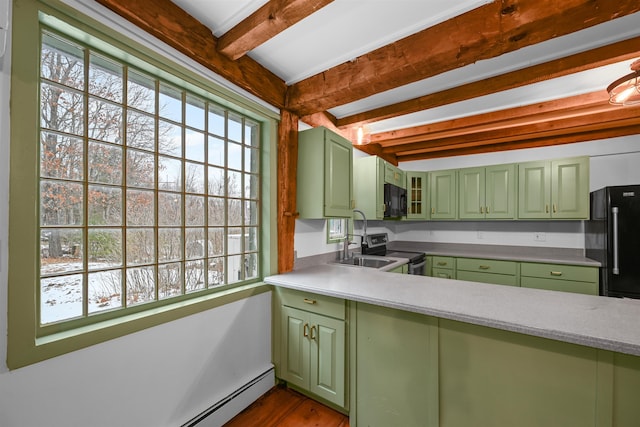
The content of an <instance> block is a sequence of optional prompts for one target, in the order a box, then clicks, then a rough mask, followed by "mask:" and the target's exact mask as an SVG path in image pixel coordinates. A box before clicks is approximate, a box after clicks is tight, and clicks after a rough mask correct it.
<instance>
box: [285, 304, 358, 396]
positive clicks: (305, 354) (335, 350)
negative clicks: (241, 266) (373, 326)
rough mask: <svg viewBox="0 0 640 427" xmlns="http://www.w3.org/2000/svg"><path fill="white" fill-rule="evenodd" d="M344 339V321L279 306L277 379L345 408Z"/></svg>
mask: <svg viewBox="0 0 640 427" xmlns="http://www.w3.org/2000/svg"><path fill="white" fill-rule="evenodd" d="M345 337H346V336H345V323H344V321H343V320H339V319H334V318H331V317H327V316H322V315H319V314H316V313H311V312H307V311H304V310H299V309H296V308H292V307H288V306H282V308H281V346H282V347H281V349H280V357H281V361H280V371H279V375H280V377H281V378H282V379H283V380H285V381H287V382H289V383H290V384H292V385H295V386H297V387H299V388H300V389H303V390H307V391H309V392H311V393H314V394H315V395H317V396H319V397H321V398H323V399H326V400H327V401H329V402H332V403H335V404H336V405H338V406H344V404H345Z"/></svg>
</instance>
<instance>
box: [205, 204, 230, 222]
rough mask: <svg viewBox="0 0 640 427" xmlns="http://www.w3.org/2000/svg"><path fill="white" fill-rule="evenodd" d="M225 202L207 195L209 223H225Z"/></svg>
mask: <svg viewBox="0 0 640 427" xmlns="http://www.w3.org/2000/svg"><path fill="white" fill-rule="evenodd" d="M225 207H226V202H225V200H224V199H221V198H218V197H209V225H225V218H226V217H227V216H226V209H225Z"/></svg>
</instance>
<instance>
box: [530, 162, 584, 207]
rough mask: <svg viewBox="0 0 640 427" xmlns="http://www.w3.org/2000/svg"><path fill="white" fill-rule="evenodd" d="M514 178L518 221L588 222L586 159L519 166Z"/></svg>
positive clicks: (531, 163)
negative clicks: (516, 192) (516, 182)
mask: <svg viewBox="0 0 640 427" xmlns="http://www.w3.org/2000/svg"><path fill="white" fill-rule="evenodd" d="M518 178H519V181H518V182H519V191H518V217H519V218H524V219H527V218H531V219H546V218H557V219H588V218H589V158H588V157H576V158H570V159H559V160H553V161H550V162H546V161H542V162H529V163H522V164H520V165H519V166H518Z"/></svg>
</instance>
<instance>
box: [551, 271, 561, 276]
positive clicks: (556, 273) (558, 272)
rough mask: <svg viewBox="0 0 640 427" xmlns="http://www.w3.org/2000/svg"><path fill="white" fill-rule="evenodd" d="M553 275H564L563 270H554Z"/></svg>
mask: <svg viewBox="0 0 640 427" xmlns="http://www.w3.org/2000/svg"><path fill="white" fill-rule="evenodd" d="M551 275H552V276H562V271H552V272H551Z"/></svg>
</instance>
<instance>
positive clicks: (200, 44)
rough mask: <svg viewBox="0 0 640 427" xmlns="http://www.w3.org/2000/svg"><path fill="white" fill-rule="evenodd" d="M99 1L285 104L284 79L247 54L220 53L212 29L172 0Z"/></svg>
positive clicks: (203, 62)
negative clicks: (243, 55)
mask: <svg viewBox="0 0 640 427" xmlns="http://www.w3.org/2000/svg"><path fill="white" fill-rule="evenodd" d="M96 1H97V2H98V3H100V4H101V5H103V6H105V7H107V8H109V9H111V10H112V11H113V12H115V13H117V14H118V15H120V16H122V17H123V18H125V19H127V20H128V21H130V22H131V23H133V24H135V25H137V26H138V27H140V28H141V29H143V30H144V31H146V32H147V33H149V34H151V35H152V36H154V37H156V38H158V39H160V40H162V41H163V42H165V43H167V44H168V45H169V46H171V47H173V48H174V49H176V50H178V51H180V52H182V53H183V54H185V55H187V56H189V57H190V58H192V59H193V60H194V61H197V62H198V63H200V64H201V65H203V66H205V67H206V68H208V69H209V70H211V71H213V72H214V73H216V74H219V75H220V76H222V77H224V78H225V79H227V80H229V81H230V82H232V83H234V84H236V85H238V86H239V87H241V88H242V89H244V90H246V91H248V92H250V93H251V94H253V95H255V96H257V97H258V98H260V99H262V100H264V101H266V102H268V103H269V104H271V105H274V106H276V107H279V108H282V107H284V103H285V93H286V89H287V86H286V84H285V83H284V81H283V80H282V79H280V78H279V77H278V76H276V75H275V74H273V73H272V72H271V71H269V70H267V69H266V68H264V67H263V66H262V65H260V64H258V63H257V62H256V61H254V60H253V59H251V58H249V57H248V56H247V57H242V58H240V59H238V60H237V61H232V60H231V59H229V58H227V57H226V56H224V55H222V54H220V53H219V52H218V51H217V43H218V39H217V38H216V37H215V36H214V35H213V34H212V33H211V31H210V30H209V29H208V28H207V27H206V26H205V25H203V24H202V23H201V22H200V21H198V20H197V19H195V18H194V17H193V16H191V15H189V14H188V13H187V12H185V11H184V10H183V9H181V8H179V7H178V6H177V5H175V4H174V3H172V2H171V1H170V0H96Z"/></svg>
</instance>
